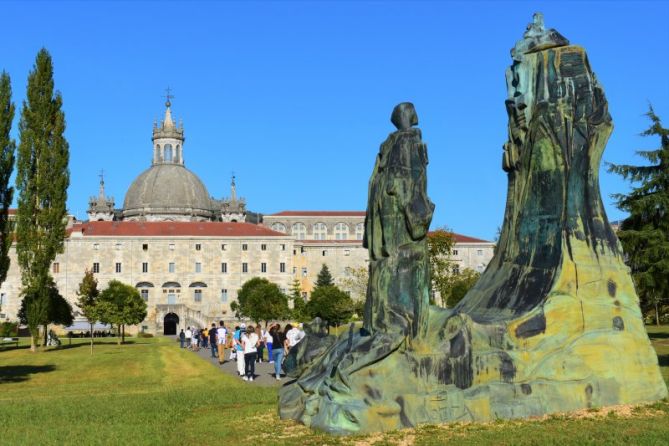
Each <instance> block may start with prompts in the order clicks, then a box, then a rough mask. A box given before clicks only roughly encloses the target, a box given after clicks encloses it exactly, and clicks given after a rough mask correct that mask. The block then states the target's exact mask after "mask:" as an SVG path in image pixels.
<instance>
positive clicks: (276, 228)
mask: <svg viewBox="0 0 669 446" xmlns="http://www.w3.org/2000/svg"><path fill="white" fill-rule="evenodd" d="M272 231H277V232H283V233H285V232H286V225H284V224H283V223H272Z"/></svg>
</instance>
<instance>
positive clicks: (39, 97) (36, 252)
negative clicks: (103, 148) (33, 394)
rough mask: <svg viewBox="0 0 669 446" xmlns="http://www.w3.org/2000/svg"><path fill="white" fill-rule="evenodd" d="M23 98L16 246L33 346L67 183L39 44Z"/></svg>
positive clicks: (60, 119)
mask: <svg viewBox="0 0 669 446" xmlns="http://www.w3.org/2000/svg"><path fill="white" fill-rule="evenodd" d="M26 98H27V99H26V100H25V101H23V108H22V110H21V121H20V123H19V137H20V143H19V149H18V159H17V174H16V188H17V189H18V192H19V198H18V212H17V219H16V236H17V245H16V251H17V254H18V261H19V265H20V266H21V279H22V283H23V289H24V296H25V299H28V301H27V302H26V304H27V305H25V308H26V316H27V317H26V319H27V322H28V326H29V328H30V332H31V335H32V336H31V337H32V341H31V350H33V351H35V347H36V343H37V336H38V332H39V325H44V326H45V327H44V328H45V331H46V325H47V324H48V323H49V322H50V321H49V320H48V309H49V308H50V302H49V300H50V299H51V295H50V294H49V293H48V289H47V284H48V283H49V280H50V279H51V278H50V276H49V267H50V266H51V262H53V260H54V259H55V257H56V254H58V253H59V252H62V250H63V241H64V238H65V224H66V209H65V202H66V199H67V187H68V186H69V184H70V174H69V170H68V162H69V147H68V144H67V141H66V140H65V137H64V136H63V133H64V132H65V114H64V113H63V111H62V110H61V107H62V103H63V100H62V98H61V95H60V93H59V92H54V82H53V65H52V62H51V56H50V55H49V53H48V51H47V50H46V49H44V48H43V49H41V50H40V51H39V53H38V54H37V58H36V61H35V65H34V67H33V70H32V71H31V72H30V74H29V75H28V88H27V94H26ZM26 291H30V293H26Z"/></svg>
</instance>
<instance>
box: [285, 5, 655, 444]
mask: <svg viewBox="0 0 669 446" xmlns="http://www.w3.org/2000/svg"><path fill="white" fill-rule="evenodd" d="M511 55H512V58H513V63H512V65H511V67H510V68H509V70H508V71H507V89H508V99H507V101H506V109H507V113H508V115H509V139H508V141H507V142H506V144H505V145H504V153H503V161H502V167H503V169H504V170H505V171H506V172H507V175H508V196H507V205H506V211H505V216H504V223H503V227H502V233H501V236H500V240H499V245H498V247H497V250H496V252H495V256H494V258H493V259H492V261H491V263H490V264H489V265H488V268H487V269H486V271H485V272H484V273H483V275H482V276H481V279H480V280H479V281H478V283H477V284H476V285H475V286H474V288H473V289H472V290H471V291H470V292H469V293H468V294H467V295H466V296H465V298H464V299H463V300H462V301H461V302H460V304H458V306H456V307H455V308H454V309H443V308H436V307H429V306H428V305H427V293H428V290H429V275H428V274H426V271H427V258H426V249H425V231H426V230H427V227H428V226H429V222H430V218H431V215H432V204H431V203H430V201H429V200H428V198H427V195H426V194H425V166H426V164H427V155H426V152H425V146H424V145H423V144H422V143H421V141H420V132H419V131H418V130H417V129H412V128H411V126H412V125H415V124H416V123H417V119H415V111H414V110H413V106H411V105H410V104H408V103H403V104H400V105H399V106H398V107H396V109H395V112H393V123H395V125H396V126H397V127H398V131H397V132H394V133H393V134H391V135H390V136H389V137H388V139H387V140H386V142H384V144H383V145H382V146H381V152H380V154H379V158H378V159H377V163H376V166H375V169H374V173H373V174H372V178H371V180H370V189H369V201H368V203H369V206H368V209H367V225H366V235H365V240H366V243H367V247H368V249H369V255H370V282H369V288H368V294H367V301H366V309H365V320H364V329H362V330H357V331H356V330H354V329H353V327H351V329H350V330H349V332H348V333H346V334H344V335H342V336H340V337H339V338H338V339H336V340H335V341H334V342H332V343H327V344H325V343H324V342H317V341H314V342H312V343H311V345H317V346H318V347H319V349H320V350H319V351H320V352H321V353H319V354H316V355H308V354H305V353H304V352H303V353H302V354H299V355H297V357H299V358H309V360H305V361H302V363H300V364H299V373H297V375H298V376H297V379H296V380H295V381H293V382H290V383H288V384H287V385H286V386H284V387H283V388H282V389H281V392H280V406H279V412H280V415H281V417H282V418H292V419H296V420H299V421H301V422H303V423H304V424H306V425H308V426H312V427H314V428H318V429H321V430H325V431H328V432H332V433H336V434H349V433H362V432H374V431H386V430H392V429H398V428H401V427H411V426H416V425H418V424H422V423H443V422H448V421H467V420H469V421H486V420H493V419H497V418H520V417H528V416H538V415H543V414H547V413H555V412H565V411H570V410H575V409H580V408H585V407H593V406H596V407H602V406H607V405H613V404H630V403H638V402H645V401H655V400H658V399H661V398H664V397H666V396H667V388H666V385H665V383H664V380H663V379H662V376H661V375H660V370H659V367H658V360H657V355H656V354H655V351H654V350H653V348H652V346H651V344H650V341H649V339H648V335H647V334H646V331H645V327H644V324H643V320H642V317H641V311H640V308H639V299H638V297H637V295H636V292H635V290H634V285H633V283H632V279H631V277H630V274H629V269H628V268H627V266H626V265H625V264H624V262H623V253H622V250H621V247H620V244H619V242H618V240H617V238H616V236H615V233H614V232H613V230H612V229H611V226H610V225H609V222H608V220H607V218H606V214H605V212H604V207H603V205H602V200H601V196H600V192H599V178H598V173H599V164H600V161H601V156H602V152H603V150H604V147H605V145H606V141H607V139H608V137H609V135H610V133H611V131H612V128H613V126H612V124H611V117H610V115H609V113H608V104H607V101H606V98H605V96H604V91H603V89H602V87H601V86H600V84H599V83H598V81H597V79H596V77H595V75H594V73H593V72H592V70H591V69H590V64H589V62H588V59H587V56H586V53H585V51H584V50H583V48H581V47H578V46H573V45H570V44H569V42H568V40H567V39H566V38H564V37H563V36H562V35H560V34H559V33H558V32H557V31H555V30H554V29H549V30H546V29H545V28H544V26H543V19H542V17H541V15H539V14H537V15H535V18H534V22H533V23H532V24H531V25H530V26H528V28H527V30H526V32H525V34H524V36H523V39H522V40H520V41H519V42H518V43H517V44H516V45H515V47H514V48H513V49H512V51H511ZM396 116H399V117H401V119H399V118H396ZM308 345H309V344H306V343H305V345H304V347H302V348H310V347H308Z"/></svg>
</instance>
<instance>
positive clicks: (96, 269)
mask: <svg viewBox="0 0 669 446" xmlns="http://www.w3.org/2000/svg"><path fill="white" fill-rule="evenodd" d="M93 272H94V273H99V272H100V264H99V263H98V262H95V263H93Z"/></svg>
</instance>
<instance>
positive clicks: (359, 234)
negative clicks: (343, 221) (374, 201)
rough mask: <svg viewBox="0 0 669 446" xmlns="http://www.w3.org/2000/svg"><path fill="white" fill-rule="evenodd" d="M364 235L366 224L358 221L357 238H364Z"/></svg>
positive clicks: (356, 226)
mask: <svg viewBox="0 0 669 446" xmlns="http://www.w3.org/2000/svg"><path fill="white" fill-rule="evenodd" d="M363 235H365V224H364V223H358V224H357V225H355V239H356V240H362V237H363Z"/></svg>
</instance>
